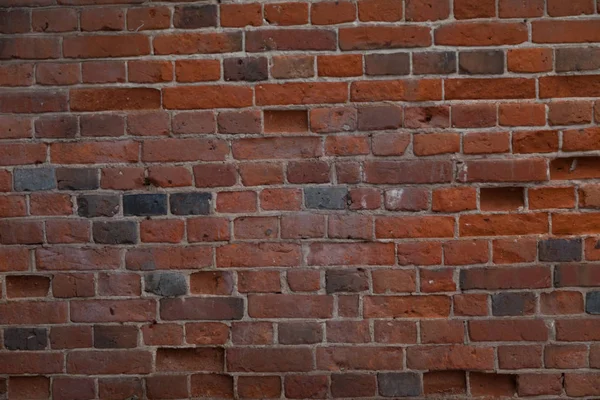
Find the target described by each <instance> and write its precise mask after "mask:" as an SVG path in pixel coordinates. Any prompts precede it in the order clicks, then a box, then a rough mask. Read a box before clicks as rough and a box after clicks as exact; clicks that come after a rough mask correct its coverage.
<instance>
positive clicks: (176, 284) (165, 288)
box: [144, 272, 187, 297]
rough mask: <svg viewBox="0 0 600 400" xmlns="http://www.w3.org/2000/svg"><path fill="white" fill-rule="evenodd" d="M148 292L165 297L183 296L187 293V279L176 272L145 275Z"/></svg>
mask: <svg viewBox="0 0 600 400" xmlns="http://www.w3.org/2000/svg"><path fill="white" fill-rule="evenodd" d="M144 282H145V284H146V285H145V288H146V291H147V292H150V293H154V294H156V295H158V296H163V297H174V296H181V295H184V294H186V293H187V280H186V278H185V276H184V275H182V274H178V273H175V272H155V273H152V274H149V275H146V276H145V279H144Z"/></svg>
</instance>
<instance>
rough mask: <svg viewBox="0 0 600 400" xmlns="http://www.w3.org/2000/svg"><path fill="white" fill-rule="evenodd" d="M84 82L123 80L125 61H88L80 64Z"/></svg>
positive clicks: (115, 81)
mask: <svg viewBox="0 0 600 400" xmlns="http://www.w3.org/2000/svg"><path fill="white" fill-rule="evenodd" d="M81 73H82V78H83V82H84V83H117V82H125V62H121V61H91V62H90V61H88V62H84V63H82V64H81Z"/></svg>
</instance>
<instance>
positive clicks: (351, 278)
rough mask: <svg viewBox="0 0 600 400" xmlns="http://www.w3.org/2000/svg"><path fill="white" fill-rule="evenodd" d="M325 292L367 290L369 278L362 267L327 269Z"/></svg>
mask: <svg viewBox="0 0 600 400" xmlns="http://www.w3.org/2000/svg"><path fill="white" fill-rule="evenodd" d="M325 281H326V288H327V293H337V292H362V291H365V290H369V278H368V276H367V272H366V271H365V270H363V269H360V268H359V269H343V270H328V271H327V272H326V273H325Z"/></svg>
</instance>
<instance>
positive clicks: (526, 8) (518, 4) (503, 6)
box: [498, 0, 544, 18]
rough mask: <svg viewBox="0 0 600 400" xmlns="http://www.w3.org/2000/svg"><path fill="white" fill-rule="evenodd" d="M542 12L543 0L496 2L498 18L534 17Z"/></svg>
mask: <svg viewBox="0 0 600 400" xmlns="http://www.w3.org/2000/svg"><path fill="white" fill-rule="evenodd" d="M543 14H544V1H543V0H530V1H528V2H522V1H519V0H500V1H499V3H498V16H499V17H500V18H534V17H541V16H542V15H543Z"/></svg>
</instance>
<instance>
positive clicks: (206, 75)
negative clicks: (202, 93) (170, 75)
mask: <svg viewBox="0 0 600 400" xmlns="http://www.w3.org/2000/svg"><path fill="white" fill-rule="evenodd" d="M175 77H176V80H177V82H203V81H217V80H219V78H220V77H221V64H220V63H219V62H218V61H217V60H177V61H175Z"/></svg>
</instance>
